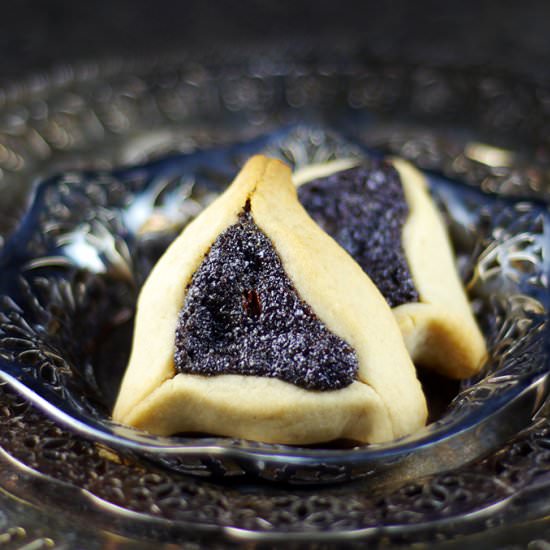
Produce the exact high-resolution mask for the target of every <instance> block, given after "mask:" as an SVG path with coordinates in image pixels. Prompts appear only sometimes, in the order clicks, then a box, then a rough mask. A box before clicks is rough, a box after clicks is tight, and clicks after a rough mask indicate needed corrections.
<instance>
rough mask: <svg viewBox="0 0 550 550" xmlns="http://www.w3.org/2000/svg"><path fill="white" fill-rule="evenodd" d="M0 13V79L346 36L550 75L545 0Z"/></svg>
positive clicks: (74, 5)
mask: <svg viewBox="0 0 550 550" xmlns="http://www.w3.org/2000/svg"><path fill="white" fill-rule="evenodd" d="M3 8H4V9H3V10H2V13H1V17H0V52H1V56H0V79H1V80H2V81H4V82H6V81H8V82H9V81H10V80H12V79H13V78H16V77H18V76H21V75H24V74H27V73H28V72H29V71H35V70H41V69H44V68H46V67H50V66H52V65H56V64H58V63H62V62H72V61H75V60H80V59H91V58H93V59H97V58H103V57H112V56H113V55H118V56H128V55H131V56H150V55H156V54H160V53H165V52H166V51H181V50H194V51H199V52H202V53H204V52H205V51H214V52H223V51H225V50H226V49H227V47H228V46H229V47H230V48H232V49H240V50H241V52H242V53H243V54H245V53H246V51H247V50H251V49H254V51H256V52H257V51H258V50H261V49H266V50H273V49H285V48H286V49H289V48H290V49H292V48H298V49H300V50H302V51H303V49H313V50H316V51H319V50H323V51H324V52H326V53H327V54H331V53H334V52H335V51H337V50H338V49H339V48H343V47H346V46H349V44H354V45H356V46H359V47H361V48H362V49H363V50H364V52H365V55H366V56H374V57H383V58H386V59H399V60H401V61H403V60H407V61H411V62H415V63H424V64H425V63H436V64H447V65H449V64H451V65H469V66H479V67H483V66H486V65H490V66H492V67H498V68H501V69H502V70H505V71H511V72H515V73H528V74H530V75H536V76H538V77H542V78H547V77H550V64H549V63H548V60H549V56H550V38H549V36H550V35H549V34H548V21H549V20H550V4H548V2H544V1H531V2H528V3H525V2H517V1H510V0H504V1H502V0H485V1H476V2H473V1H451V2H440V1H436V0H418V1H416V2H409V1H406V0H391V1H380V0H378V1H371V0H366V1H365V0H363V1H349V0H344V1H338V2H336V1H330V2H325V1H322V0H317V1H315V2H313V1H304V0H302V1H295V0H294V1H289V0H282V1H277V2H274V1H267V0H240V1H239V2H228V1H224V0H210V1H208V2H200V1H179V2H178V1H171V0H156V1H151V0H117V1H105V0H98V1H94V2H68V1H65V0H48V1H44V2H40V1H35V0H18V1H17V2H11V3H10V4H9V7H8V5H7V4H6V5H4V6H3Z"/></svg>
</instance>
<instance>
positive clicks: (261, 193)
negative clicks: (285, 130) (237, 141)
mask: <svg viewBox="0 0 550 550" xmlns="http://www.w3.org/2000/svg"><path fill="white" fill-rule="evenodd" d="M247 201H249V204H250V213H251V215H252V218H253V220H254V222H255V223H256V225H257V226H258V228H259V229H260V230H261V231H262V232H263V233H264V234H265V235H266V236H267V237H268V238H269V239H270V241H271V243H272V245H273V247H274V249H275V250H276V251H277V253H278V255H279V258H280V259H281V262H282V265H283V267H284V270H285V273H286V274H287V276H288V277H289V278H290V280H291V281H292V283H293V285H294V287H295V289H296V291H297V292H298V294H299V296H300V297H301V299H302V300H304V301H305V302H306V303H307V304H308V305H309V306H310V307H311V309H312V310H313V312H314V313H315V315H316V316H317V317H318V319H319V320H320V321H321V322H322V323H323V324H324V325H325V326H326V327H327V328H328V330H330V331H331V332H332V333H333V334H335V335H336V336H338V337H340V338H342V339H343V340H344V341H345V342H347V343H348V344H349V345H350V346H351V347H352V348H353V349H354V350H355V352H356V355H357V358H358V363H359V368H358V373H357V378H358V379H357V380H356V381H354V382H352V383H351V384H350V385H349V386H347V387H345V388H343V389H338V390H330V391H312V390H306V389H303V388H300V387H298V386H295V385H293V384H291V383H288V382H284V381H281V380H278V379H273V378H266V377H260V376H243V375H234V374H231V375H230V374H220V375H216V376H202V375H197V374H181V373H176V371H175V367H174V351H175V333H176V325H177V319H178V314H179V312H180V310H181V308H182V306H183V303H184V300H185V294H186V287H187V285H188V284H189V282H190V281H191V278H192V277H193V274H194V273H195V272H196V271H197V269H198V268H199V266H200V265H201V263H202V261H203V259H204V258H205V255H206V254H207V253H208V251H209V249H210V247H211V245H212V243H213V242H214V241H215V239H216V238H217V237H218V235H219V234H220V233H222V232H223V231H224V230H226V229H227V228H228V227H230V226H232V225H233V224H235V223H237V220H238V216H239V214H240V213H241V212H242V211H243V208H244V206H245V204H246V202H247ZM426 416H427V410H426V403H425V398H424V395H423V393H422V389H421V387H420V384H419V382H418V380H417V378H416V374H415V370H414V366H413V365H412V362H411V360H410V358H409V356H408V354H407V351H406V349H405V346H404V344H403V339H402V337H401V334H400V332H399V328H398V326H397V323H396V322H395V318H394V316H393V315H392V313H391V310H390V309H389V307H388V306H387V304H386V302H385V300H384V298H383V297H382V295H381V294H380V293H379V292H378V290H377V289H376V287H375V286H374V285H373V283H372V282H371V281H370V279H369V278H368V277H366V276H365V274H364V273H363V271H362V270H361V268H360V267H359V266H358V265H357V264H356V263H355V262H354V261H353V260H352V259H351V258H350V256H349V255H348V254H347V253H346V252H345V251H344V250H343V249H342V248H341V247H340V246H339V245H337V244H336V242H335V241H334V240H333V239H332V238H330V237H329V236H328V235H327V234H325V233H324V232H323V231H321V230H320V229H319V227H318V226H317V225H316V224H315V223H314V222H313V220H312V219H311V218H310V217H309V216H308V215H307V213H306V212H305V210H304V209H303V207H302V206H301V205H300V203H299V202H298V199H297V196H296V189H295V187H294V185H293V183H292V180H291V174H290V170H289V168H288V167H287V166H286V165H284V164H283V163H281V162H280V161H277V160H271V159H267V158H266V157H262V156H256V157H254V158H252V159H251V160H250V161H249V162H248V163H247V164H246V166H245V167H244V168H243V170H242V171H241V173H240V174H239V175H238V176H237V178H236V180H235V181H234V182H233V184H232V185H231V186H230V187H229V188H228V189H227V191H226V192H225V193H224V194H223V195H221V196H220V197H219V198H218V199H217V200H216V201H215V202H214V203H212V204H211V205H210V206H209V207H208V208H206V209H205V210H204V211H203V213H202V214H201V215H200V216H198V217H197V218H196V219H195V220H194V221H193V222H192V223H191V224H189V226H187V228H186V229H185V230H184V231H183V232H182V234H181V235H180V236H179V237H178V238H177V239H176V240H175V241H174V243H173V244H172V245H171V246H170V247H169V249H168V250H167V251H166V253H165V254H164V255H163V257H162V258H161V259H160V260H159V262H158V263H157V265H156V266H155V268H154V270H153V271H152V273H151V275H150V276H149V278H148V280H147V281H146V283H145V285H144V287H143V289H142V291H141V294H140V298H139V302H138V310H137V315H136V325H135V332H134V342H133V348H132V354H131V358H130V362H129V365H128V368H127V371H126V374H125V376H124V380H123V382H122V386H121V389H120V392H119V396H118V399H117V402H116V406H115V410H114V413H113V417H114V419H115V420H117V421H119V422H122V423H125V424H129V425H131V426H135V427H137V428H141V429H144V430H147V431H149V432H151V433H155V434H159V435H169V434H173V433H178V432H207V433H213V434H220V435H227V436H233V437H242V438H247V439H254V440H259V441H265V442H272V443H288V444H307V443H314V442H323V441H330V440H333V439H337V438H349V439H353V440H357V441H362V442H382V441H388V440H392V439H394V438H396V437H400V436H403V435H406V434H409V433H411V432H413V431H415V430H417V429H418V428H420V427H421V426H423V425H424V423H425V422H426Z"/></svg>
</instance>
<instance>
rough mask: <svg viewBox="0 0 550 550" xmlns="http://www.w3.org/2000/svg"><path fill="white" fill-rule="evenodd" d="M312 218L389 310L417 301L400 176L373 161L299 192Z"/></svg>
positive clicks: (390, 168) (387, 165) (323, 179)
mask: <svg viewBox="0 0 550 550" xmlns="http://www.w3.org/2000/svg"><path fill="white" fill-rule="evenodd" d="M298 197H299V199H300V202H301V203H302V205H303V206H304V208H305V209H306V210H307V211H308V213H309V215H310V216H311V217H312V218H313V219H314V220H315V221H316V222H317V224H318V225H319V226H320V227H321V228H322V229H324V230H325V231H326V232H327V233H328V234H329V235H330V236H331V237H332V238H333V239H334V240H335V241H336V242H338V243H339V244H340V246H342V247H343V248H344V249H345V250H347V251H348V252H349V254H350V255H351V256H352V257H353V258H354V259H355V261H356V262H357V263H358V264H359V265H360V266H361V267H362V268H363V270H364V271H365V272H366V273H367V275H368V276H369V277H370V278H371V279H372V281H373V282H374V284H375V285H376V286H377V287H378V289H379V290H380V292H381V293H382V294H383V296H384V297H385V298H386V301H387V302H388V304H389V305H390V307H395V306H398V305H400V304H405V303H408V302H417V301H418V300H419V296H418V291H417V290H416V288H415V286H414V282H413V279H412V275H411V272H410V270H409V266H408V263H407V259H406V257H405V253H404V251H403V246H402V243H401V232H402V231H403V225H404V223H405V221H406V219H407V215H408V213H409V208H408V205H407V202H406V200H405V195H404V192H403V188H402V186H401V181H400V178H399V174H398V172H397V170H396V169H395V168H394V167H393V166H391V165H390V164H388V163H386V162H384V161H376V160H373V161H372V164H371V165H370V166H359V167H357V168H352V169H350V170H344V171H342V172H338V173H336V174H333V175H331V176H328V177H326V178H321V179H318V180H314V181H311V182H309V183H306V184H304V185H302V186H300V187H299V188H298Z"/></svg>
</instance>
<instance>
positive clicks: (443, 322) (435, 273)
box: [294, 159, 487, 378]
mask: <svg viewBox="0 0 550 550" xmlns="http://www.w3.org/2000/svg"><path fill="white" fill-rule="evenodd" d="M294 180H295V183H296V185H297V186H298V187H299V189H298V196H299V198H300V201H301V202H302V204H303V205H304V207H305V208H306V210H307V211H308V212H309V214H310V215H311V216H312V217H313V218H314V219H315V221H316V222H317V223H318V224H319V225H320V226H321V227H322V228H323V229H324V230H325V231H327V232H328V234H329V235H331V236H332V237H333V238H334V239H335V240H336V241H337V242H339V243H340V244H341V245H342V246H343V247H344V248H345V249H346V250H347V251H348V252H349V253H350V254H351V256H352V257H353V258H354V259H355V260H356V261H357V262H358V263H359V264H360V265H361V267H362V268H363V269H364V270H365V272H366V273H367V274H368V275H369V276H370V277H371V278H372V280H373V281H374V282H375V284H376V285H377V286H378V288H379V290H380V291H381V292H382V294H383V295H384V296H385V298H386V299H387V301H388V303H389V305H390V306H391V307H392V308H393V312H394V314H395V316H396V318H397V321H398V323H399V327H400V329H401V332H402V334H403V337H404V339H405V343H406V345H407V349H408V351H409V353H410V354H411V357H412V358H413V360H414V362H415V363H418V364H422V365H423V366H426V367H431V368H433V369H435V370H437V371H439V372H440V373H442V374H445V375H447V376H450V377H453V378H467V377H469V376H472V375H473V374H475V373H477V372H478V371H479V369H480V368H481V367H482V365H483V363H484V360H485V357H486V353H487V352H486V347H485V342H484V340H483V337H482V335H481V332H480V330H479V328H478V326H477V324H476V321H475V319H474V317H473V315H472V312H471V309H470V306H469V303H468V300H467V297H466V295H465V292H464V290H463V288H462V284H461V282H460V279H459V277H458V273H457V270H456V267H455V265H454V260H453V254H452V250H451V246H450V243H449V239H448V237H447V233H446V230H445V227H444V224H443V221H442V219H441V217H440V215H439V212H438V211H437V209H436V207H435V205H434V204H433V202H432V200H431V198H430V195H429V192H428V189H427V185H426V182H425V179H424V177H423V176H422V174H421V173H420V172H419V171H418V170H416V169H415V168H414V167H413V166H411V165H410V164H409V163H407V162H405V161H403V160H400V159H392V160H391V161H388V160H382V161H380V160H371V161H368V162H366V163H364V164H361V163H360V161H358V160H346V159H341V160H338V161H335V162H332V163H327V164H322V165H313V166H310V167H307V168H306V169H303V170H301V171H300V172H297V173H296V174H294Z"/></svg>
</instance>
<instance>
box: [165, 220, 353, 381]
mask: <svg viewBox="0 0 550 550" xmlns="http://www.w3.org/2000/svg"><path fill="white" fill-rule="evenodd" d="M175 363H176V369H177V370H178V371H179V372H182V373H193V374H202V375H206V376H212V375H217V374H242V375H254V376H266V377H270V378H279V379H281V380H284V381H285V382H291V383H292V384H295V385H297V386H300V387H302V388H306V389H308V390H336V389H339V388H343V387H345V386H348V385H349V384H351V383H352V382H353V381H354V379H355V378H356V374H357V368H358V362H357V357H356V354H355V352H354V350H353V349H352V348H351V347H350V346H349V345H348V344H347V343H346V342H344V341H343V340H342V339H341V338H339V337H337V336H335V335H334V334H332V333H331V332H330V331H329V330H328V329H327V328H326V327H325V326H324V325H323V323H322V322H321V321H320V320H319V319H318V318H317V316H316V315H315V313H314V312H313V311H312V309H311V308H310V307H309V306H308V305H307V304H306V303H305V302H304V301H303V300H302V299H301V298H300V297H299V296H298V293H297V291H296V289H295V288H294V285H293V284H292V282H291V280H290V279H289V277H288V276H287V275H286V273H285V271H284V269H283V266H282V263H281V260H280V258H279V256H278V255H277V253H276V251H275V250H274V248H273V245H272V244H271V241H270V240H269V239H268V238H267V237H266V235H264V233H262V231H261V230H260V229H259V228H258V226H257V225H256V224H255V223H254V221H253V219H252V216H251V215H250V214H249V213H248V212H245V213H243V214H241V216H240V217H239V221H238V223H236V224H235V225H233V226H231V227H229V228H228V229H227V230H225V231H224V232H223V233H221V234H220V236H218V238H217V239H216V241H215V242H214V244H213V245H212V247H211V248H210V251H209V252H208V254H207V256H206V258H205V259H204V261H203V262H202V264H201V265H200V267H199V269H198V270H197V272H196V273H195V275H194V276H193V279H192V281H191V283H190V285H189V288H188V291H187V296H186V299H185V303H184V305H183V308H182V310H181V312H180V314H179V318H178V324H177V329H176V353H175Z"/></svg>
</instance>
